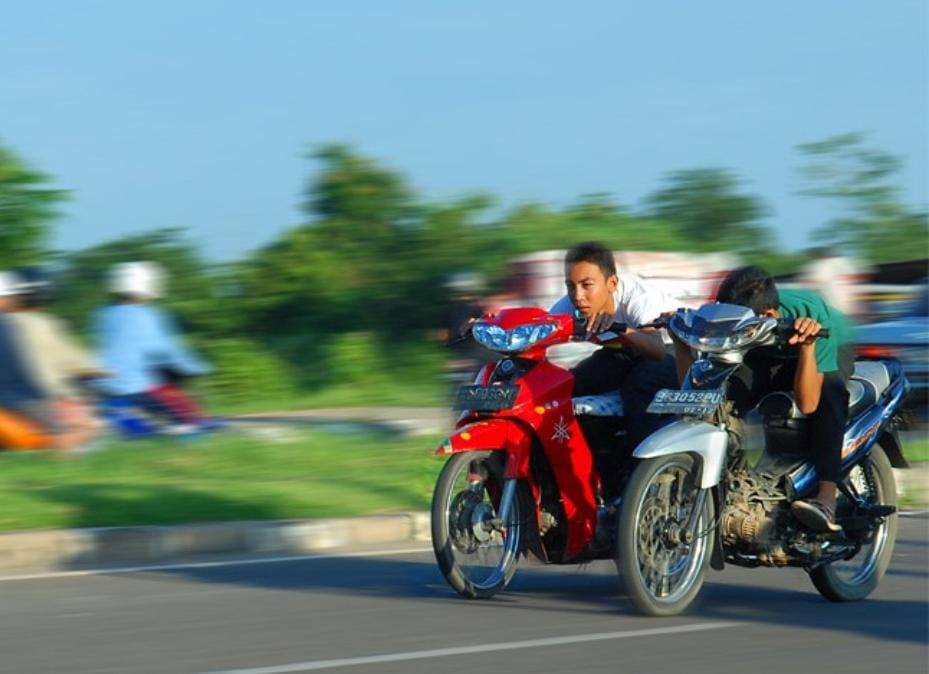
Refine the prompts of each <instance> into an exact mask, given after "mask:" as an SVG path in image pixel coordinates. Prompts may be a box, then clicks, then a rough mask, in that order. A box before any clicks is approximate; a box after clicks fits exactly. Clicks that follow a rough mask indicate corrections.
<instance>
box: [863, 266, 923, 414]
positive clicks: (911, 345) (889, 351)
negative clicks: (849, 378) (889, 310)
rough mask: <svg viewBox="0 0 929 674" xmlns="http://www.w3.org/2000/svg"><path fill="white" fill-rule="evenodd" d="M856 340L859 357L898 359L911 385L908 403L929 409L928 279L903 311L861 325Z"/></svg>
mask: <svg viewBox="0 0 929 674" xmlns="http://www.w3.org/2000/svg"><path fill="white" fill-rule="evenodd" d="M855 342H856V347H857V351H858V357H859V358H870V359H886V358H895V359H897V360H899V361H900V362H901V363H902V364H903V371H904V372H905V373H906V378H907V379H908V380H909V381H910V385H911V387H912V392H911V393H910V397H909V400H908V403H909V404H910V405H912V404H916V405H918V406H919V407H921V408H922V410H923V411H924V412H925V411H926V407H927V403H929V283H924V284H923V285H922V288H921V290H920V291H919V292H918V293H917V295H916V298H915V299H911V300H910V301H909V302H907V303H906V305H904V306H903V307H902V308H901V310H900V315H898V316H896V317H894V318H892V319H890V320H885V321H880V322H876V323H869V324H866V325H862V326H859V327H858V329H857V332H856V338H855Z"/></svg>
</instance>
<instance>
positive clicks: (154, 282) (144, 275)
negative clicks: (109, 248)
mask: <svg viewBox="0 0 929 674" xmlns="http://www.w3.org/2000/svg"><path fill="white" fill-rule="evenodd" d="M163 290H164V272H163V271H162V270H161V267H160V266H159V265H157V264H155V263H154V262H124V263H123V264H118V265H116V266H115V267H113V269H112V270H111V271H110V292H112V293H115V294H117V295H128V296H130V297H135V298H138V299H140V300H157V299H158V298H160V297H161V295H162V291H163Z"/></svg>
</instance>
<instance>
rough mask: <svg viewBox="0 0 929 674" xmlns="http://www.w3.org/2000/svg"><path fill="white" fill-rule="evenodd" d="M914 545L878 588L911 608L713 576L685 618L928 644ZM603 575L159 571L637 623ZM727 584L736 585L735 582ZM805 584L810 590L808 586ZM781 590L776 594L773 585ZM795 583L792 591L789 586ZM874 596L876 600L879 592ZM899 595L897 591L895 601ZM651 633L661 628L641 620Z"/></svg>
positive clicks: (424, 566) (353, 568)
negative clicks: (460, 586)
mask: <svg viewBox="0 0 929 674" xmlns="http://www.w3.org/2000/svg"><path fill="white" fill-rule="evenodd" d="M918 546H919V547H921V546H923V542H921V541H912V543H911V544H909V545H908V544H906V543H903V544H902V545H901V546H900V548H899V549H902V550H904V551H905V553H904V557H905V560H904V561H906V558H909V561H906V563H903V564H900V565H899V566H900V568H891V572H890V576H889V577H888V578H887V579H885V583H886V582H889V581H890V580H891V579H893V578H896V581H895V582H897V583H906V584H907V586H908V587H909V586H912V587H913V588H914V589H913V594H912V595H911V596H913V597H914V598H913V599H905V600H901V599H882V598H880V596H878V597H876V598H872V599H869V600H867V601H864V602H857V603H848V604H833V603H829V602H827V601H825V600H824V599H822V598H821V597H820V596H819V595H818V594H817V593H816V591H815V590H814V589H813V586H812V584H809V585H808V589H807V590H804V589H791V588H785V587H784V583H783V579H784V578H785V577H786V576H784V575H782V574H793V575H792V577H791V580H792V581H795V580H797V579H799V578H801V575H800V572H798V571H797V570H788V571H779V570H772V569H759V570H754V571H745V570H727V571H726V572H724V573H722V574H718V573H712V572H711V574H710V575H709V576H708V581H709V582H708V583H707V585H706V586H705V588H704V590H703V593H702V594H701V596H700V598H699V599H698V601H697V602H696V603H695V605H694V606H693V607H692V610H691V611H690V613H689V616H690V617H692V618H693V617H698V618H704V619H707V620H712V621H732V622H739V623H753V624H762V625H770V626H772V627H785V628H793V629H795V628H797V627H801V628H809V629H813V630H820V631H827V632H828V631H834V632H842V633H847V634H857V635H861V636H862V637H867V638H877V639H884V640H888V641H899V642H908V643H926V641H927V633H929V615H927V601H926V588H927V583H926V582H915V581H914V579H922V581H927V580H929V573H927V571H925V570H922V569H923V567H924V566H925V565H924V564H923V565H922V566H920V563H921V562H922V559H923V557H924V554H914V552H915V551H916V550H917V547H918ZM606 568H608V567H606V566H604V565H600V566H598V567H597V569H596V570H594V568H593V567H571V566H569V567H562V568H561V569H553V568H551V567H548V568H545V569H541V568H540V567H532V566H527V567H524V568H521V569H520V571H519V573H517V575H516V577H515V578H514V580H513V582H512V584H511V585H510V588H509V589H508V590H507V592H505V593H504V594H502V595H499V596H498V597H496V598H494V599H493V600H490V601H467V600H464V599H460V598H458V597H457V596H456V595H455V594H454V593H453V592H452V590H451V589H449V588H448V586H447V585H446V584H445V581H444V579H443V578H442V576H441V574H440V573H439V571H438V569H437V568H436V566H435V564H434V563H433V562H432V561H431V559H428V560H426V561H412V560H406V559H384V558H340V559H328V560H327V559H320V560H313V561H309V562H302V563H282V564H268V565H258V566H241V567H223V568H200V569H183V570H176V571H170V572H165V573H169V574H171V575H175V576H180V577H182V578H184V579H191V580H195V581H197V582H209V583H231V584H242V585H246V586H251V587H257V588H262V589H270V590H278V591H291V592H307V593H324V594H329V595H332V594H336V595H347V596H363V597H371V598H383V599H391V600H402V601H403V604H404V606H405V607H406V608H410V607H411V606H412V607H414V608H415V605H416V604H428V605H429V606H433V607H434V606H435V605H436V604H437V603H442V604H446V605H447V606H448V609H449V610H453V611H457V612H460V613H469V614H472V615H473V614H474V613H477V614H481V613H483V612H484V611H495V612H501V611H502V612H504V613H509V612H513V611H519V612H520V615H519V616H513V619H514V620H522V619H525V618H526V617H528V616H527V615H526V614H525V612H529V614H533V613H535V614H538V613H539V612H555V613H573V614H587V615H590V614H594V615H597V616H599V618H602V619H603V620H604V621H605V622H604V626H606V625H607V624H608V623H607V622H606V621H609V620H610V619H611V618H617V617H623V618H627V619H629V618H631V619H637V620H638V619H639V618H638V616H637V614H635V612H634V611H633V609H632V607H631V606H630V605H629V603H628V602H626V601H625V599H624V598H623V597H621V596H620V595H619V592H618V589H617V582H616V577H615V575H614V574H612V573H609V572H604V571H602V569H606ZM733 581H734V582H733ZM806 582H808V581H806ZM774 583H779V585H780V586H774V585H773V584H774ZM792 584H793V583H792ZM879 592H880V591H879ZM898 594H899V592H898ZM641 621H642V622H643V623H647V624H648V625H650V626H658V625H659V624H660V623H661V621H659V620H655V619H646V618H641Z"/></svg>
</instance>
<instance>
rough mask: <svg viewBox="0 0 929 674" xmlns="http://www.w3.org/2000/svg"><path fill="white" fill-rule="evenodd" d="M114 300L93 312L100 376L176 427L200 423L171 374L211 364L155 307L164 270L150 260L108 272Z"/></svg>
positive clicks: (107, 386) (113, 390)
mask: <svg viewBox="0 0 929 674" xmlns="http://www.w3.org/2000/svg"><path fill="white" fill-rule="evenodd" d="M109 289H110V292H111V294H112V296H113V302H112V303H111V304H110V305H108V306H106V307H104V308H102V309H100V310H99V311H98V312H97V314H96V315H95V317H94V325H95V333H96V336H97V339H98V343H99V347H100V353H101V358H102V360H103V364H104V366H105V367H106V368H107V370H109V371H110V372H111V373H112V374H111V376H109V377H107V378H106V379H104V380H102V381H101V386H102V388H103V389H104V391H106V393H108V394H109V395H111V396H114V397H119V398H125V399H128V400H131V401H132V402H134V403H137V404H139V405H140V406H142V407H143V408H145V409H147V410H149V411H153V412H156V413H158V414H161V415H164V416H167V417H168V418H169V419H170V420H171V421H172V422H174V423H175V424H178V425H179V426H183V427H185V428H186V427H188V426H191V425H193V426H198V427H199V426H201V425H203V424H204V422H205V419H204V417H203V414H202V412H201V411H200V408H199V406H198V405H197V404H196V403H195V402H194V401H193V400H192V399H191V398H190V396H188V395H187V394H186V393H185V392H184V391H182V390H181V389H180V388H178V387H177V386H175V385H173V383H172V381H171V380H172V379H173V378H175V377H194V376H200V375H204V374H207V373H208V372H209V367H208V366H207V365H206V364H205V363H204V362H203V361H202V360H200V359H199V358H198V357H197V356H196V355H195V354H193V353H192V352H191V351H189V350H188V349H186V348H185V347H184V345H183V344H182V343H181V340H180V337H179V335H178V332H177V330H176V329H175V327H174V324H173V322H172V321H171V320H170V319H169V318H168V316H167V314H165V313H164V312H163V311H161V310H160V309H159V308H157V307H155V306H153V304H152V303H153V302H154V301H156V300H158V299H160V298H161V296H162V294H163V290H164V272H163V271H162V269H161V267H159V266H158V265H157V264H155V263H153V262H127V263H124V264H119V265H116V267H114V268H113V269H112V271H111V274H110V280H109Z"/></svg>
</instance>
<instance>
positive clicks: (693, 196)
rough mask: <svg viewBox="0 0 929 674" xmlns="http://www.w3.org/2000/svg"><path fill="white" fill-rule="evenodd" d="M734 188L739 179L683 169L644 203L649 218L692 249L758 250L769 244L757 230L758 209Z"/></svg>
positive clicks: (760, 214)
mask: <svg viewBox="0 0 929 674" xmlns="http://www.w3.org/2000/svg"><path fill="white" fill-rule="evenodd" d="M739 187H740V181H739V179H738V178H737V177H736V176H735V175H734V174H733V173H731V172H730V171H727V170H726V169H722V168H695V169H686V170H682V171H675V172H673V173H671V174H669V175H668V176H667V177H666V179H665V185H664V187H662V188H661V189H659V190H657V191H656V192H653V193H652V194H651V195H649V196H648V197H647V198H646V202H645V203H646V208H647V212H648V213H649V215H650V216H651V217H653V218H656V219H658V220H662V221H664V222H667V223H669V224H671V225H672V226H674V227H675V228H676V229H677V230H678V232H679V233H680V234H681V236H683V237H684V238H685V239H686V240H687V241H688V243H689V245H691V246H693V247H695V248H696V249H699V250H724V249H729V250H738V251H752V250H759V249H762V248H763V247H765V246H767V245H769V242H770V237H769V235H768V232H767V230H766V229H765V228H764V227H763V226H762V225H761V224H760V220H761V218H762V217H763V216H764V214H765V209H764V206H763V204H762V203H761V201H760V200H759V199H758V198H757V197H755V196H752V195H750V194H745V193H741V192H740V191H739Z"/></svg>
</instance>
